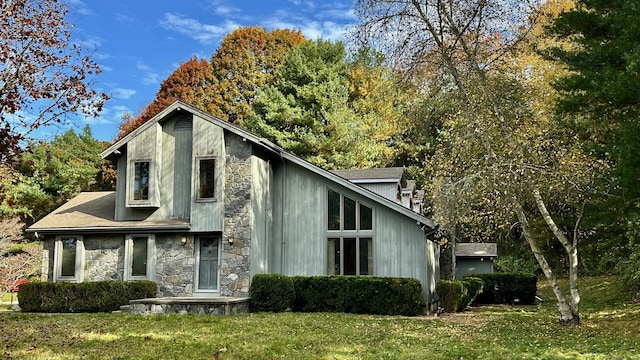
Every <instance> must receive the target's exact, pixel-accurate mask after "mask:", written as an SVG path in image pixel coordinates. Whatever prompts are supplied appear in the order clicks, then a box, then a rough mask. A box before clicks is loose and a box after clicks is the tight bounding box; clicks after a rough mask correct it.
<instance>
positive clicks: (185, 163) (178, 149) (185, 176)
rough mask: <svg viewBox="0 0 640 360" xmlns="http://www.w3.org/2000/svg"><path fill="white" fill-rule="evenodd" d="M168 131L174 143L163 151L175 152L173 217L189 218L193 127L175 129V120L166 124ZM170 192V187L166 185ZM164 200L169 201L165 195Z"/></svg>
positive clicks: (167, 153)
mask: <svg viewBox="0 0 640 360" xmlns="http://www.w3.org/2000/svg"><path fill="white" fill-rule="evenodd" d="M180 119H181V118H180ZM165 129H166V132H167V133H168V134H171V135H173V138H174V145H173V146H166V144H165V146H163V149H162V151H163V152H164V153H165V154H166V155H167V156H168V155H169V154H171V153H173V154H174V161H173V169H174V170H173V209H172V215H171V217H172V218H174V219H189V217H190V214H191V177H192V173H193V169H192V160H191V159H192V156H191V152H192V147H193V146H192V133H193V131H192V130H191V129H182V130H175V129H174V121H171V122H170V123H167V124H166V125H165ZM165 189H166V190H167V191H163V193H165V192H166V193H167V194H166V195H165V197H166V196H167V195H169V194H170V191H169V190H170V189H171V188H170V187H169V186H166V187H165ZM163 200H165V201H168V199H165V198H164V197H163Z"/></svg>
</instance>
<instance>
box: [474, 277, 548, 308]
mask: <svg viewBox="0 0 640 360" xmlns="http://www.w3.org/2000/svg"><path fill="white" fill-rule="evenodd" d="M469 276H471V277H477V278H481V279H482V280H483V281H484V289H483V291H482V293H481V294H480V295H478V298H477V299H476V303H478V304H514V303H519V304H525V305H532V304H535V302H536V291H537V286H536V285H537V282H538V278H537V277H536V275H532V274H515V273H493V274H473V275H469Z"/></svg>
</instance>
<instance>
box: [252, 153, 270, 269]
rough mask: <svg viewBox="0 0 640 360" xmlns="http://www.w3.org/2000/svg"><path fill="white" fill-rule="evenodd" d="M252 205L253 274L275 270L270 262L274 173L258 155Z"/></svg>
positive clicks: (255, 160) (254, 161)
mask: <svg viewBox="0 0 640 360" xmlns="http://www.w3.org/2000/svg"><path fill="white" fill-rule="evenodd" d="M251 174H252V182H253V183H252V186H251V207H252V211H253V214H254V216H253V226H252V228H253V231H252V233H251V235H252V239H251V274H252V275H255V274H266V273H269V272H273V270H271V268H270V264H269V243H270V242H271V241H272V239H271V236H270V232H269V229H270V228H271V223H272V210H271V207H272V204H271V187H272V178H273V173H272V171H271V166H270V164H269V162H268V161H266V160H263V159H260V158H259V157H257V156H252V158H251Z"/></svg>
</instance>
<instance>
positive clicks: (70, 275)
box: [53, 235, 84, 282]
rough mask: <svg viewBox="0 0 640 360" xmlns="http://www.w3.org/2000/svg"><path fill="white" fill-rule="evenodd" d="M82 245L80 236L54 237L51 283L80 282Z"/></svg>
mask: <svg viewBox="0 0 640 360" xmlns="http://www.w3.org/2000/svg"><path fill="white" fill-rule="evenodd" d="M83 262H84V243H83V241H82V236H80V235H67V236H65V235H61V236H56V240H55V245H54V258H53V281H54V282H56V281H73V282H81V281H82V278H83V266H82V265H83Z"/></svg>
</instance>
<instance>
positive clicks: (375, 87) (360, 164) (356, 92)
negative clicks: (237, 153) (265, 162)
mask: <svg viewBox="0 0 640 360" xmlns="http://www.w3.org/2000/svg"><path fill="white" fill-rule="evenodd" d="M375 57H376V56H375V55H374V54H371V53H369V54H367V53H361V54H359V57H358V58H356V59H355V61H354V62H353V63H351V64H350V63H348V62H347V61H346V52H345V49H344V45H343V44H342V43H332V42H330V41H324V40H317V41H315V42H313V41H308V42H306V43H303V44H302V45H300V46H298V47H297V48H295V49H293V50H292V51H291V53H290V54H289V57H288V58H287V60H286V61H285V63H284V64H283V65H282V67H280V68H279V70H278V71H277V77H276V78H277V80H276V82H275V84H274V85H273V86H270V87H268V88H267V89H266V90H264V91H263V92H260V93H259V95H258V97H257V98H256V100H255V101H254V103H253V108H252V112H251V113H250V114H249V116H248V117H247V119H246V120H245V121H244V122H242V123H241V125H242V126H243V127H245V128H247V129H248V130H250V131H253V132H255V133H257V134H260V135H261V136H264V137H266V138H267V139H269V140H271V141H273V142H275V143H277V144H278V145H280V146H282V147H284V148H285V149H287V150H290V151H292V152H294V153H295V154H297V155H298V156H301V157H303V158H305V159H306V160H308V161H310V162H312V163H314V164H316V165H318V166H321V167H324V168H328V169H336V168H370V167H378V166H386V165H388V164H389V163H390V162H391V161H392V160H393V158H394V154H395V150H394V149H393V148H392V146H391V145H392V143H393V138H394V137H395V136H396V135H397V134H398V133H399V128H401V127H402V126H401V125H402V124H401V121H402V120H403V119H404V118H403V114H402V107H401V105H402V104H400V105H399V104H397V103H395V102H394V101H396V100H398V99H400V97H399V95H398V94H399V93H401V91H400V90H398V89H397V88H395V87H394V86H393V79H392V78H391V75H390V72H388V71H386V70H385V69H384V68H383V67H382V66H381V64H379V63H378V60H375Z"/></svg>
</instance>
